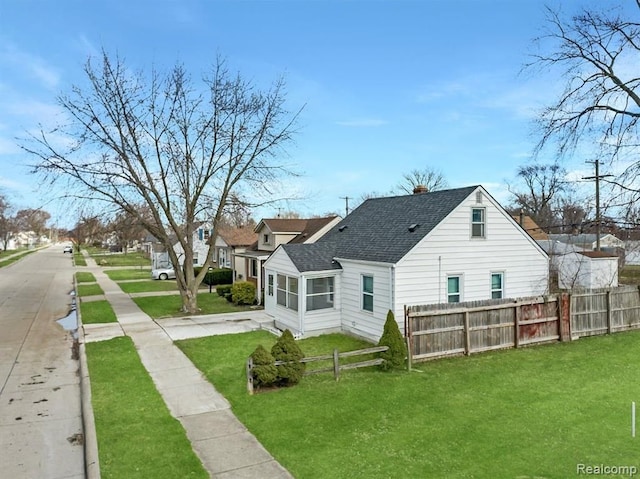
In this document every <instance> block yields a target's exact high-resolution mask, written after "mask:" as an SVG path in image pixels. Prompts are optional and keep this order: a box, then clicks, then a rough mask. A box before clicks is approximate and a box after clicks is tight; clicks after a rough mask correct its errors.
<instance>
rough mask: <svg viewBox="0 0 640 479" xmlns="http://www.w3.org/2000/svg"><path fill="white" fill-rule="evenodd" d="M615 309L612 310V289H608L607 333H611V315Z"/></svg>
mask: <svg viewBox="0 0 640 479" xmlns="http://www.w3.org/2000/svg"><path fill="white" fill-rule="evenodd" d="M612 316H613V311H611V290H610V289H608V290H607V334H611V317H612Z"/></svg>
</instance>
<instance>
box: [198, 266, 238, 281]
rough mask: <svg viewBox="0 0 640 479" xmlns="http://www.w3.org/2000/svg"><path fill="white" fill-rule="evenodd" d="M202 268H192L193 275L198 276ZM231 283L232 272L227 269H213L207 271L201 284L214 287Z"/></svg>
mask: <svg viewBox="0 0 640 479" xmlns="http://www.w3.org/2000/svg"><path fill="white" fill-rule="evenodd" d="M202 268H203V266H194V267H193V274H194V275H195V276H198V275H199V274H200V271H202ZM232 281H233V270H231V269H229V268H214V269H212V270H211V271H207V274H205V275H204V279H203V280H202V282H203V283H204V284H206V285H207V286H215V285H217V284H231V282H232Z"/></svg>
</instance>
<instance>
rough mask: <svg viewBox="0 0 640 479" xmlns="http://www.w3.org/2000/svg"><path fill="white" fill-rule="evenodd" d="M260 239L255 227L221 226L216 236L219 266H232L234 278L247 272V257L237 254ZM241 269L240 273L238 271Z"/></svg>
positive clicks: (216, 256)
mask: <svg viewBox="0 0 640 479" xmlns="http://www.w3.org/2000/svg"><path fill="white" fill-rule="evenodd" d="M257 241H258V234H257V233H256V232H255V231H254V228H253V227H245V228H221V229H220V231H219V232H218V236H217V237H216V252H215V258H216V261H217V263H218V268H231V269H232V270H233V272H234V278H236V277H237V276H238V274H244V273H245V272H246V264H245V258H243V257H239V256H236V254H240V253H244V252H245V251H246V250H247V248H249V247H250V246H251V245H253V244H255V243H256V242H257ZM238 271H240V273H238Z"/></svg>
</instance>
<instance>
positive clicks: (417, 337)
mask: <svg viewBox="0 0 640 479" xmlns="http://www.w3.org/2000/svg"><path fill="white" fill-rule="evenodd" d="M560 301H561V300H560V299H559V298H558V297H556V296H549V297H544V298H526V299H519V300H515V301H514V300H488V301H475V302H467V303H451V304H436V305H422V306H407V307H405V334H406V335H407V337H408V338H409V347H410V349H411V351H412V359H414V360H421V359H430V358H436V357H443V356H448V355H453V354H472V353H477V352H482V351H490V350H493V349H502V348H513V347H516V348H517V347H519V346H524V345H528V344H533V343H539V342H548V341H557V340H559V339H561V337H563V335H564V334H566V333H567V329H568V328H566V327H565V328H562V327H561V326H560V324H561V323H560V319H559V318H560V314H559V309H560V308H559V306H558V305H559V303H560Z"/></svg>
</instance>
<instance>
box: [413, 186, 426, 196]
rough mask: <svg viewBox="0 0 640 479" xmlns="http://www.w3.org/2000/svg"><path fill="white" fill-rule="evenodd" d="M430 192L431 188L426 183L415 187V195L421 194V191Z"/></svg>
mask: <svg viewBox="0 0 640 479" xmlns="http://www.w3.org/2000/svg"><path fill="white" fill-rule="evenodd" d="M428 192H429V188H427V187H426V186H425V185H416V186H415V187H414V188H413V194H414V195H419V194H421V193H428Z"/></svg>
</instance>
